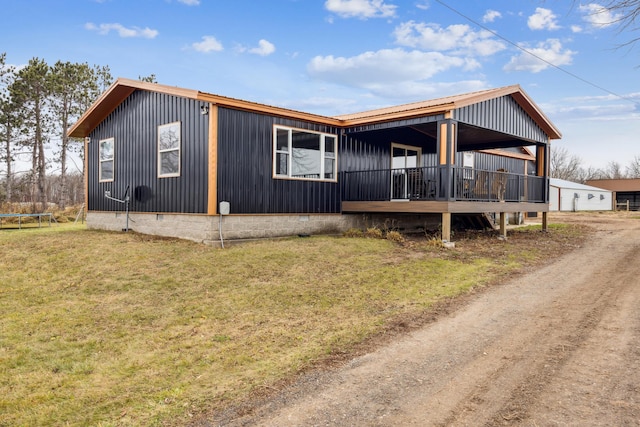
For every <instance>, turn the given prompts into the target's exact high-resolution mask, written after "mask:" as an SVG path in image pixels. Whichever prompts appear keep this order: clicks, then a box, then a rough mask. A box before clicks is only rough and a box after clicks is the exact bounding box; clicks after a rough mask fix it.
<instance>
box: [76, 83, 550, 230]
mask: <svg viewBox="0 0 640 427" xmlns="http://www.w3.org/2000/svg"><path fill="white" fill-rule="evenodd" d="M69 132H70V135H71V136H73V137H79V138H85V153H86V155H85V178H86V180H85V182H86V202H87V213H88V216H87V222H88V224H89V226H90V227H94V228H104V229H121V228H123V226H124V225H125V222H126V224H127V228H128V227H131V228H132V229H134V230H136V231H139V232H142V233H149V234H158V235H167V236H175V237H182V238H187V239H192V240H198V241H206V242H215V241H218V240H219V239H221V238H223V237H224V238H225V239H226V238H229V239H243V238H262V237H273V236H282V235H295V234H303V233H304V234H310V233H329V232H338V231H341V230H344V229H347V228H350V227H362V226H365V225H371V224H374V223H376V222H383V221H386V220H391V221H394V223H395V224H396V225H398V224H409V223H411V222H414V223H416V222H424V221H425V218H429V217H430V218H434V217H435V218H436V219H437V220H438V221H439V222H440V223H441V225H442V233H443V235H442V237H443V239H444V240H449V238H450V227H451V215H452V214H473V213H486V212H495V213H498V214H500V218H501V225H502V230H503V231H504V216H505V214H508V213H510V212H542V213H543V227H546V212H547V211H548V196H549V184H548V159H549V144H550V140H552V139H558V138H560V136H561V135H560V132H559V131H558V130H557V129H556V127H555V126H554V125H553V124H552V123H551V122H550V121H549V120H548V119H547V118H546V116H545V115H544V114H543V113H542V111H540V109H539V108H538V107H537V106H536V105H535V103H534V102H533V101H532V100H531V99H530V98H529V97H528V96H527V94H526V93H525V92H524V91H523V90H522V89H521V88H520V87H519V86H509V87H504V88H499V89H491V90H485V91H480V92H475V93H470V94H463V95H458V96H452V97H447V98H440V99H436V100H431V101H425V102H418V103H413V104H406V105H400V106H396V107H390V108H385V109H380V110H375V111H367V112H363V113H358V114H353V115H346V116H340V117H325V116H319V115H315V114H309V113H304V112H299V111H293V110H289V109H284V108H279V107H273V106H268V105H263V104H258V103H253V102H248V101H243V100H238V99H233V98H228V97H223V96H218V95H213V94H208V93H203V92H199V91H195V90H187V89H181V88H175V87H170V86H164V85H158V84H153V83H146V82H141V81H135V80H128V79H119V80H118V81H116V82H115V83H114V84H113V85H112V86H111V87H110V88H109V89H108V90H107V91H106V92H105V93H104V94H103V95H102V96H101V97H100V98H99V99H98V100H97V101H96V102H95V103H94V105H93V106H92V107H91V108H90V109H89V110H88V111H87V112H86V113H85V114H84V115H83V116H82V117H81V118H80V119H79V121H78V122H77V123H76V124H75V125H74V126H73V127H72V128H71V129H70V131H69ZM523 147H534V151H535V155H533V154H532V153H531V152H530V151H528V149H525V148H523ZM227 209H228V214H227ZM125 211H127V213H126V214H125ZM221 214H225V215H224V216H222V215H221ZM125 216H126V218H125Z"/></svg>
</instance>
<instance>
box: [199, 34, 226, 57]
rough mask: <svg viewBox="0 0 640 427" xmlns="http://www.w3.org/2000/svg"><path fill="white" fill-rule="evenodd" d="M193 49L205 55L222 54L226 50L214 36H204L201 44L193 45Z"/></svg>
mask: <svg viewBox="0 0 640 427" xmlns="http://www.w3.org/2000/svg"><path fill="white" fill-rule="evenodd" d="M191 47H192V48H193V49H194V50H196V51H198V52H204V53H209V52H220V51H222V50H224V48H223V47H222V43H220V42H219V41H218V40H217V39H216V38H215V37H213V36H203V37H202V41H201V42H196V43H193V44H192V45H191Z"/></svg>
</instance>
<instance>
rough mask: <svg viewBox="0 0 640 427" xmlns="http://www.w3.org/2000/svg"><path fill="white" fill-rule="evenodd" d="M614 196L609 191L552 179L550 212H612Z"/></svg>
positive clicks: (550, 185) (550, 184)
mask: <svg viewBox="0 0 640 427" xmlns="http://www.w3.org/2000/svg"><path fill="white" fill-rule="evenodd" d="M612 209H613V195H612V192H611V191H609V190H605V189H603V188H598V187H592V186H590V185H584V184H579V183H577V182H572V181H566V180H564V179H558V178H551V180H550V183H549V211H552V212H553V211H555V212H558V211H560V212H578V211H610V210H612Z"/></svg>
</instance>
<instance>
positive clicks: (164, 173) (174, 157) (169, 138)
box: [158, 122, 182, 178]
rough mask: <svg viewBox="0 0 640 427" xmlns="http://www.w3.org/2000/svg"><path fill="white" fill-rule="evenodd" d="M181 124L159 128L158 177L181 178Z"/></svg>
mask: <svg viewBox="0 0 640 427" xmlns="http://www.w3.org/2000/svg"><path fill="white" fill-rule="evenodd" d="M181 139H182V138H181V133H180V122H174V123H168V124H166V125H160V126H158V176H159V177H160V178H167V177H172V176H180V146H181Z"/></svg>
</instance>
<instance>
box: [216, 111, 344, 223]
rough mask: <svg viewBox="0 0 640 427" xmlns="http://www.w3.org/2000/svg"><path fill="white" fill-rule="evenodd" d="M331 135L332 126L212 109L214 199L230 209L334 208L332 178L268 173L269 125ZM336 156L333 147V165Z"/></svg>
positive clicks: (335, 192)
mask: <svg viewBox="0 0 640 427" xmlns="http://www.w3.org/2000/svg"><path fill="white" fill-rule="evenodd" d="M276 124H277V125H283V126H288V127H293V128H298V129H304V130H310V131H314V132H323V133H328V134H333V135H336V137H337V138H338V139H339V136H340V133H339V130H338V129H337V128H334V127H330V126H325V125H319V124H315V123H307V122H303V121H298V120H288V119H283V118H279V117H274V116H269V115H265V114H258V113H251V112H246V111H238V110H232V109H228V108H222V107H221V108H219V109H218V200H220V201H223V200H224V201H228V202H229V203H230V205H231V212H232V213H241V214H254V213H300V214H304V213H339V212H340V190H339V185H338V183H337V182H325V181H310V180H295V179H274V178H273V176H272V175H273V154H272V150H273V126H274V125H276ZM341 161H342V157H341V153H340V151H339V152H338V167H339V165H340V162H341Z"/></svg>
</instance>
